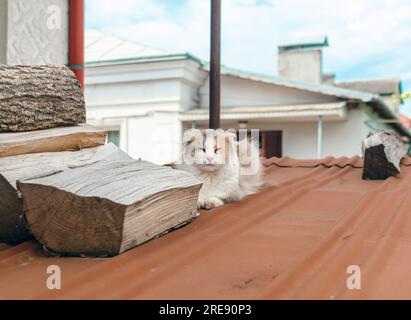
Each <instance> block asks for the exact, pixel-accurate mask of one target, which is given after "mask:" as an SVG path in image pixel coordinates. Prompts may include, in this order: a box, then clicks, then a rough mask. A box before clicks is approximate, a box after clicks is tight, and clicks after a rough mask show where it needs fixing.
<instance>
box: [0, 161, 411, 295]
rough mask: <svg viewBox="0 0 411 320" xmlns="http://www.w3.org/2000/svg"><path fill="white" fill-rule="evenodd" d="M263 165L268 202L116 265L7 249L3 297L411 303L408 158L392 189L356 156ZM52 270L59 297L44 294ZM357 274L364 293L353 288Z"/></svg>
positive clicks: (257, 200)
mask: <svg viewBox="0 0 411 320" xmlns="http://www.w3.org/2000/svg"><path fill="white" fill-rule="evenodd" d="M265 165H266V166H267V167H266V175H265V181H266V187H265V188H264V189H263V190H262V191H261V192H260V193H258V194H256V195H253V196H250V197H247V198H245V199H244V200H242V201H240V202H234V203H231V204H227V205H224V206H222V207H219V208H216V209H213V210H211V211H208V212H202V214H201V215H200V217H199V218H198V219H197V220H195V221H193V222H192V223H190V224H189V225H187V226H185V227H183V228H181V229H178V230H176V231H173V232H171V233H169V234H167V235H165V236H163V237H160V238H158V239H156V240H153V241H150V242H148V243H146V244H144V245H142V246H140V247H137V248H134V249H132V250H130V251H127V252H126V253H124V254H122V255H120V256H117V257H114V258H111V259H73V258H46V257H45V256H44V255H43V254H42V251H41V249H40V247H39V245H38V244H36V243H34V242H25V243H23V244H20V245H18V246H16V247H9V246H5V245H2V246H0V250H1V251H0V268H1V270H2V272H1V273H0V283H1V284H2V285H1V286H0V298H2V299H13V298H17V299H32V298H35V299H40V298H41V299H49V298H51V299H53V298H66V299H74V298H76V299H87V298H88V299H109V298H113V299H255V298H263V299H280V298H281V299H289V298H312V299H348V298H352V299H360V298H363V299H364V298H365V299H391V298H401V299H410V298H411V279H410V277H409V274H410V272H411V255H410V254H409V252H410V251H411V189H410V188H409V186H410V185H411V158H405V159H404V161H403V165H402V166H401V174H400V175H399V176H397V177H392V178H389V179H387V180H384V181H379V180H373V181H370V180H368V181H364V180H362V179H361V174H362V169H361V167H362V160H361V158H359V157H355V158H326V159H323V160H303V161H301V160H294V159H290V158H281V159H278V158H273V159H270V160H267V161H266V162H265ZM50 265H58V266H60V267H61V270H62V289H61V290H54V291H51V290H48V289H47V288H46V285H45V284H46V279H47V276H48V275H47V274H46V269H47V267H48V266H50ZM353 265H354V266H359V267H360V268H361V275H362V282H361V290H349V289H347V287H346V283H347V278H348V276H350V274H348V273H347V269H348V268H349V267H350V266H353Z"/></svg>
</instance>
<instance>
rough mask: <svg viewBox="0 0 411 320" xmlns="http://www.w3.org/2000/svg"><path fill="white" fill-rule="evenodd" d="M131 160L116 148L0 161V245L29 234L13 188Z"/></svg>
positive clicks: (108, 147) (16, 193) (25, 156)
mask: <svg viewBox="0 0 411 320" xmlns="http://www.w3.org/2000/svg"><path fill="white" fill-rule="evenodd" d="M129 159H131V158H130V157H129V156H128V155H127V154H126V153H124V152H122V151H121V150H120V149H118V148H117V147H116V146H115V145H113V144H109V145H107V146H100V147H96V148H88V149H83V150H81V151H76V152H70V151H66V152H52V153H36V154H28V155H20V156H15V157H4V158H0V195H1V196H0V242H7V243H18V242H21V241H24V240H26V239H27V238H28V237H29V235H30V232H29V230H28V228H27V225H26V224H25V221H24V218H23V202H22V199H21V196H20V195H19V193H18V191H17V187H16V182H17V180H19V181H25V180H29V179H34V178H40V177H45V176H50V175H53V174H57V173H59V172H62V171H64V170H72V169H75V168H79V167H83V166H87V165H90V164H93V163H96V162H102V161H119V160H129Z"/></svg>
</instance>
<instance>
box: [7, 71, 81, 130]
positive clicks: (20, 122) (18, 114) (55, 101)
mask: <svg viewBox="0 0 411 320" xmlns="http://www.w3.org/2000/svg"><path fill="white" fill-rule="evenodd" d="M85 121H86V109H85V103H84V97H83V92H82V89H81V87H80V84H79V82H78V81H77V79H76V78H75V76H74V74H73V72H72V71H71V70H70V69H69V68H67V67H63V66H52V65H47V66H6V65H0V132H19V131H31V130H38V129H48V128H54V127H58V126H69V125H74V124H80V123H85Z"/></svg>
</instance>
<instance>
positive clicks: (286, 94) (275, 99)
mask: <svg viewBox="0 0 411 320" xmlns="http://www.w3.org/2000/svg"><path fill="white" fill-rule="evenodd" d="M200 94H201V107H208V105H209V96H208V95H209V82H208V81H207V82H205V83H204V85H203V86H202V87H201V90H200ZM332 101H337V98H335V97H331V96H325V95H322V94H319V93H313V92H309V91H303V90H297V89H292V88H286V87H283V86H276V85H273V84H269V83H264V82H259V81H252V80H247V79H241V78H237V77H233V76H227V75H223V76H222V77H221V107H237V106H266V105H289V104H299V103H322V102H332Z"/></svg>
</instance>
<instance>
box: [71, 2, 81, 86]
mask: <svg viewBox="0 0 411 320" xmlns="http://www.w3.org/2000/svg"><path fill="white" fill-rule="evenodd" d="M69 68H70V69H71V70H72V71H73V72H74V74H75V75H76V78H77V80H78V81H80V84H81V87H82V88H83V90H84V0H70V31H69Z"/></svg>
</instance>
